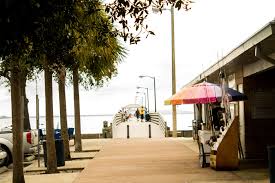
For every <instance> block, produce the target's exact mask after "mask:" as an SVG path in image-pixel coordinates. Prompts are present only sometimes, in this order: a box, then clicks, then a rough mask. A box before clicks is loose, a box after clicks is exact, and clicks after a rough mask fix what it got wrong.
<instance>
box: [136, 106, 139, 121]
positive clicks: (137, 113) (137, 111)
mask: <svg viewBox="0 0 275 183" xmlns="http://www.w3.org/2000/svg"><path fill="white" fill-rule="evenodd" d="M135 115H136V117H137V120H138V121H139V117H140V115H139V110H138V108H137V110H136V113H135Z"/></svg>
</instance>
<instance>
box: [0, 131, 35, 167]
mask: <svg viewBox="0 0 275 183" xmlns="http://www.w3.org/2000/svg"><path fill="white" fill-rule="evenodd" d="M37 145H38V131H37V130H30V131H27V132H23V152H24V154H30V153H34V152H35V150H36V147H37ZM12 148H13V140H12V129H11V127H8V128H7V127H6V128H3V129H1V130H0V153H1V154H2V157H4V158H2V159H0V167H2V166H8V165H9V164H11V163H12Z"/></svg>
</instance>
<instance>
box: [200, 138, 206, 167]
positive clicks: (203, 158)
mask: <svg viewBox="0 0 275 183" xmlns="http://www.w3.org/2000/svg"><path fill="white" fill-rule="evenodd" d="M199 150H200V152H199V153H200V154H199V161H200V166H201V167H202V168H204V167H206V157H205V154H204V149H203V144H202V143H200V144H199Z"/></svg>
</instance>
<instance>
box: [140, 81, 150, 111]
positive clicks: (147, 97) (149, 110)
mask: <svg viewBox="0 0 275 183" xmlns="http://www.w3.org/2000/svg"><path fill="white" fill-rule="evenodd" d="M137 89H146V92H147V109H148V112H150V109H149V94H148V88H145V87H140V86H137Z"/></svg>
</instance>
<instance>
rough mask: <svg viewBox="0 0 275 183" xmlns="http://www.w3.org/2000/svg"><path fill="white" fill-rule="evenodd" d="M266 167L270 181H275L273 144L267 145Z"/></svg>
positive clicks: (273, 182) (274, 182) (272, 182)
mask: <svg viewBox="0 0 275 183" xmlns="http://www.w3.org/2000/svg"><path fill="white" fill-rule="evenodd" d="M267 151H268V167H269V179H270V183H275V146H268V147H267Z"/></svg>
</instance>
